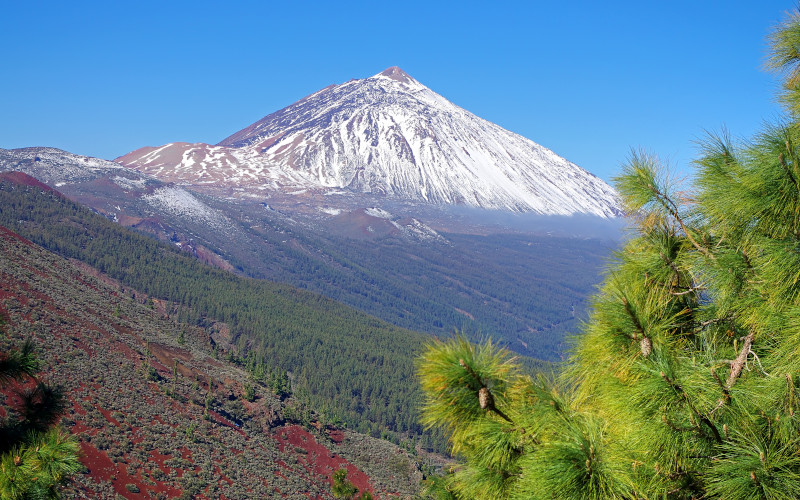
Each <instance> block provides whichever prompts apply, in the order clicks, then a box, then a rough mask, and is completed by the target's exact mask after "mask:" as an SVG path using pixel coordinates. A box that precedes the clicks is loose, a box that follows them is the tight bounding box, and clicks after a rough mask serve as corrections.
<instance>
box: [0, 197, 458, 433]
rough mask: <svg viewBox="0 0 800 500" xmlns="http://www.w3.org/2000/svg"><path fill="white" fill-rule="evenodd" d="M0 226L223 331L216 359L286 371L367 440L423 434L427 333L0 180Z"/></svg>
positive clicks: (307, 395) (328, 415) (322, 408)
mask: <svg viewBox="0 0 800 500" xmlns="http://www.w3.org/2000/svg"><path fill="white" fill-rule="evenodd" d="M0 225H3V226H6V227H8V228H10V229H12V230H13V231H15V232H17V233H19V234H20V235H22V236H25V237H26V238H28V239H30V240H32V241H34V242H35V243H38V244H40V245H42V246H44V247H45V248H47V249H49V250H51V251H54V252H56V253H58V254H61V255H63V256H65V257H68V258H73V259H77V260H80V261H83V262H85V263H87V264H89V265H90V266H92V267H94V268H96V269H98V270H100V271H102V272H104V273H107V274H108V275H109V276H111V277H113V278H115V279H117V280H119V281H120V282H121V283H123V284H124V285H126V286H129V287H131V288H132V289H134V290H136V291H140V292H143V293H145V294H147V296H148V297H152V298H156V299H161V300H166V301H169V302H170V304H171V309H170V310H169V311H168V313H169V314H170V316H172V317H174V318H175V319H177V320H178V321H181V322H186V323H189V324H192V325H198V326H202V327H206V328H208V329H209V330H215V329H216V330H219V329H224V328H225V327H227V329H229V331H230V335H231V339H232V340H231V344H232V348H231V349H229V350H228V351H227V352H223V351H222V348H223V347H225V346H219V347H220V355H221V356H227V357H228V358H229V359H231V360H233V361H236V362H239V363H241V364H242V365H243V366H245V367H249V368H250V369H251V370H252V371H253V373H261V374H282V373H287V372H288V374H289V377H290V378H291V381H292V383H291V385H292V390H293V394H294V395H295V396H297V397H299V398H301V399H303V400H305V401H306V403H307V404H308V406H309V407H310V408H312V409H314V410H315V411H316V412H317V413H318V414H319V415H320V416H321V417H322V418H324V419H326V421H328V422H332V423H335V422H341V423H344V424H346V425H348V426H349V427H351V428H354V429H356V430H359V431H361V432H364V433H371V434H373V435H375V436H380V435H381V434H382V433H384V432H387V431H389V432H390V433H391V434H395V435H398V436H399V435H401V434H402V435H412V436H417V437H419V436H421V435H422V427H421V425H420V423H419V421H418V420H419V413H418V411H417V408H418V406H419V401H420V391H419V388H418V385H417V384H416V383H415V382H414V378H413V373H414V367H413V358H414V356H415V355H417V354H418V353H419V352H421V346H422V345H423V344H424V342H425V341H426V340H427V339H429V336H428V335H425V334H422V333H417V332H413V331H410V330H404V329H401V328H397V327H394V326H392V325H389V324H387V323H385V322H383V321H380V320H378V319H375V318H374V317H371V316H368V315H366V314H364V313H360V312H358V311H356V310H354V309H352V308H350V307H347V306H344V305H342V304H340V303H338V302H336V301H334V300H331V299H327V298H325V297H322V296H320V295H318V294H314V293H311V292H307V291H303V290H299V289H297V288H294V287H291V286H288V285H280V284H276V283H273V282H269V281H264V280H255V279H247V278H241V277H238V276H236V275H234V274H231V273H229V272H226V271H222V270H218V269H215V268H212V267H209V266H206V265H203V264H201V263H199V262H198V261H197V260H195V259H194V258H193V257H191V256H189V255H187V254H183V253H181V251H180V250H178V249H176V248H174V247H172V246H170V245H167V244H164V243H159V242H157V241H155V240H153V239H152V238H149V237H146V236H142V235H139V234H137V233H134V232H133V231H130V230H127V229H124V228H122V227H120V226H119V225H117V224H116V223H114V222H112V221H109V220H108V219H106V218H104V217H102V216H100V215H97V214H95V213H93V212H91V211H90V210H88V209H86V208H84V207H82V206H80V205H77V204H75V203H73V202H71V201H69V200H67V199H65V198H64V197H62V196H60V195H58V194H54V193H52V192H49V191H44V190H42V189H41V188H37V187H30V186H20V185H18V184H14V183H11V182H0ZM131 293H132V295H133V298H136V299H137V300H149V298H147V297H141V296H136V293H135V292H133V291H132V292H131ZM140 295H141V294H140ZM422 443H423V444H424V445H425V446H428V447H434V448H442V443H443V440H442V438H441V436H438V437H432V436H431V435H429V433H425V435H422Z"/></svg>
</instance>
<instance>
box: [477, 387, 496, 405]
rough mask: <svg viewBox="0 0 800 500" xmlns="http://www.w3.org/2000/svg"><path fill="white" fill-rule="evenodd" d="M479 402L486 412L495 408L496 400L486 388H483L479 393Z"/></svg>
mask: <svg viewBox="0 0 800 500" xmlns="http://www.w3.org/2000/svg"><path fill="white" fill-rule="evenodd" d="M478 402H479V403H480V404H481V408H483V409H484V410H485V409H487V408H489V409H491V408H494V398H493V397H492V393H491V392H489V389H487V388H486V387H481V390H480V391H478Z"/></svg>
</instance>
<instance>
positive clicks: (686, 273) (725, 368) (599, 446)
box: [418, 12, 800, 500]
mask: <svg viewBox="0 0 800 500" xmlns="http://www.w3.org/2000/svg"><path fill="white" fill-rule="evenodd" d="M769 40H770V44H771V53H770V56H769V58H768V61H767V65H768V67H769V68H770V69H771V70H774V71H775V72H776V73H777V74H778V75H780V77H781V78H782V81H783V83H784V87H783V92H782V93H781V95H780V97H781V99H782V102H783V103H784V104H785V106H786V110H787V112H786V116H785V118H784V119H783V120H782V121H780V122H778V123H775V124H771V125H766V126H764V127H763V130H762V131H761V133H759V134H758V135H756V136H755V137H753V138H751V139H749V140H734V139H732V138H731V137H729V136H728V135H727V134H724V133H723V134H718V135H713V134H712V135H709V136H708V137H707V138H706V139H705V140H704V141H703V143H702V153H701V155H700V157H699V159H698V160H697V161H696V163H695V167H696V176H695V180H694V182H693V184H692V185H691V186H686V185H682V184H680V183H678V182H676V181H675V179H674V178H673V177H672V176H671V175H670V173H669V172H668V171H667V170H666V169H665V168H664V166H663V163H662V162H661V161H660V160H659V159H658V158H657V157H655V156H653V155H651V154H648V153H645V152H633V153H632V154H631V156H630V158H629V160H628V162H627V164H626V165H625V167H624V168H623V171H622V173H621V174H620V175H619V176H618V177H617V179H616V180H615V182H616V187H617V190H618V191H619V192H620V194H621V196H622V198H623V200H624V204H625V207H626V209H627V211H628V213H629V214H630V219H631V223H632V224H633V225H634V226H635V231H636V232H635V235H634V236H633V237H632V238H631V239H630V240H629V241H628V242H627V243H626V245H625V247H624V248H623V249H621V250H620V251H619V252H617V254H616V258H615V260H614V263H613V266H612V268H611V270H610V272H609V273H608V275H607V277H606V278H605V282H604V284H603V286H602V289H601V291H600V292H599V293H598V295H597V296H596V297H595V299H594V304H593V308H592V312H591V314H590V318H589V321H588V322H587V324H586V326H585V328H584V331H583V334H582V335H581V336H579V337H577V338H576V340H575V345H574V348H573V350H572V354H571V357H570V359H569V360H568V362H567V363H566V366H565V367H563V370H562V371H561V373H560V374H559V377H558V378H557V380H554V381H553V380H548V379H545V378H543V377H539V378H532V377H529V376H527V375H524V374H522V373H521V371H520V369H519V367H518V365H517V364H516V363H515V362H514V361H513V360H512V359H510V355H509V353H508V352H505V351H504V350H503V349H500V348H498V347H497V346H495V345H492V344H491V343H486V344H481V345H473V344H470V343H469V342H467V341H466V340H465V339H463V338H455V339H451V340H448V341H445V342H438V343H434V344H432V345H431V346H429V348H428V349H427V350H426V352H425V353H424V354H423V356H422V357H421V358H420V359H419V361H418V366H419V373H420V378H421V382H422V386H423V388H424V391H425V394H426V396H425V398H426V399H425V401H426V402H425V406H424V410H423V419H424V421H425V423H426V425H428V426H429V427H434V428H441V429H444V430H446V431H448V432H450V433H451V447H452V451H453V453H454V454H456V455H457V456H458V457H459V458H460V464H459V465H458V466H457V467H454V468H453V470H452V473H451V474H448V475H447V476H446V477H444V478H442V479H441V480H439V481H436V482H433V483H431V484H430V493H431V494H432V495H434V496H436V497H437V498H451V499H452V498H457V499H473V498H482V499H507V498H513V499H523V498H524V499H536V498H543V499H544V498H559V499H569V498H574V499H601V498H620V499H645V498H670V499H672V498H674V499H681V498H687V499H688V498H706V499H712V498H719V499H728V500H730V499H791V498H800V412H798V403H799V402H800V400H799V399H798V395H799V393H800V385H799V384H800V351H799V349H800V347H799V346H800V12H797V13H794V14H791V15H790V16H789V17H788V18H787V19H786V21H785V22H784V23H783V24H782V25H780V26H778V27H777V28H776V29H775V31H774V32H773V33H772V34H771V36H770V38H769Z"/></svg>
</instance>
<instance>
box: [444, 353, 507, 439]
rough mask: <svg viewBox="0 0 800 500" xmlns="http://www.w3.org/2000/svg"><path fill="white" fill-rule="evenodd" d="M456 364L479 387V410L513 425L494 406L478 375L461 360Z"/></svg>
mask: <svg viewBox="0 0 800 500" xmlns="http://www.w3.org/2000/svg"><path fill="white" fill-rule="evenodd" d="M458 364H459V365H461V367H462V368H463V369H464V370H466V372H467V373H468V374H469V375H470V376H471V377H472V378H473V379H474V380H475V382H477V383H478V385H480V386H481V388H480V389H479V390H478V402H479V404H480V406H481V408H482V409H484V410H489V411H493V412H494V413H496V414H497V415H498V416H500V417H501V418H502V419H503V420H505V421H506V422H508V423H510V424H513V423H514V421H513V420H511V419H510V418H509V417H508V415H506V414H505V413H503V412H502V411H501V410H500V409H499V408H498V407H497V406H495V404H494V396H493V395H492V393H491V392H490V391H489V388H488V387H486V384H484V383H483V380H481V378H480V377H479V376H478V374H477V373H475V370H473V369H472V367H471V366H469V365H468V364H467V363H466V361H464V360H463V359H459V360H458Z"/></svg>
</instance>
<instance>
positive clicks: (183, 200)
mask: <svg viewBox="0 0 800 500" xmlns="http://www.w3.org/2000/svg"><path fill="white" fill-rule="evenodd" d="M142 199H143V200H145V201H146V202H147V203H149V204H150V205H151V206H152V207H154V208H156V209H159V210H163V211H164V212H166V213H168V214H171V215H174V216H177V217H181V218H185V219H189V220H191V221H194V222H198V223H202V224H205V225H208V226H210V227H213V228H216V229H224V228H227V227H230V225H231V221H230V220H228V218H227V217H225V216H224V215H222V214H220V213H219V212H217V211H216V210H214V209H212V208H211V207H209V206H208V205H206V204H205V203H203V202H202V201H200V200H198V199H197V198H196V197H195V196H194V195H192V194H191V193H189V192H188V191H186V190H185V189H181V188H178V187H172V186H166V187H161V188H158V189H156V190H155V191H153V193H152V194H149V195H145V196H143V197H142Z"/></svg>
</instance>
